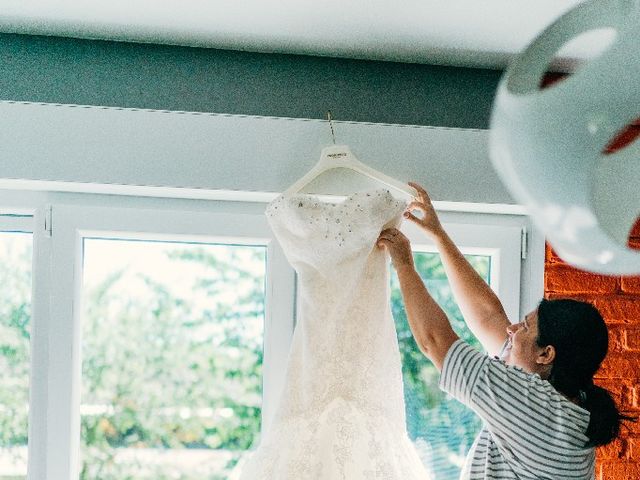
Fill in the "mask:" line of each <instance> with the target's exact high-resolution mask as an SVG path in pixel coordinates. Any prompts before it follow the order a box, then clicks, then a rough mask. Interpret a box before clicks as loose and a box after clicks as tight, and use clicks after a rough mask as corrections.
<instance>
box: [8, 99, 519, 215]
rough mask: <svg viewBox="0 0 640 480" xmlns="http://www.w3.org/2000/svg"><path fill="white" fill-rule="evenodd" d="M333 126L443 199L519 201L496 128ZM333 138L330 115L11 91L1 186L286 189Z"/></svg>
mask: <svg viewBox="0 0 640 480" xmlns="http://www.w3.org/2000/svg"><path fill="white" fill-rule="evenodd" d="M334 128H335V134H336V141H337V143H345V144H348V145H350V147H351V149H352V151H353V152H354V153H355V154H356V155H357V156H358V157H359V158H360V160H362V161H363V162H365V163H367V164H368V165H371V166H372V167H374V168H376V169H378V170H380V171H382V172H384V173H386V174H388V175H390V176H393V177H395V178H398V179H400V180H416V181H418V182H421V183H422V184H424V185H425V186H426V187H427V188H428V189H429V190H430V192H431V194H432V196H433V198H434V199H435V200H440V201H453V202H474V203H502V204H513V203H514V202H513V200H512V199H511V197H510V196H509V194H508V193H507V192H506V190H505V189H504V187H503V186H502V185H501V183H500V181H499V179H498V177H497V176H496V175H495V173H494V172H493V170H492V167H491V164H490V161H489V158H488V153H487V138H488V132H487V131H485V130H467V129H452V128H432V127H421V126H406V125H382V124H366V123H353V122H334ZM331 142H332V140H331V133H330V129H329V125H328V123H327V122H326V121H319V120H304V119H288V118H273V117H250V116H239V115H216V114H200V113H186V112H166V111H156V110H133V109H118V108H100V107H80V106H71V105H53V104H32V103H17V102H0V188H38V189H45V190H47V189H49V190H69V191H92V192H108V193H116V192H117V191H118V189H121V187H120V186H122V185H137V186H153V187H177V188H179V189H190V191H191V195H192V196H195V197H198V196H202V198H211V196H210V195H211V194H212V192H214V193H215V192H216V191H227V192H228V191H250V192H272V193H273V192H281V191H282V190H284V189H285V188H286V187H287V186H288V185H290V184H291V183H293V181H295V180H296V179H297V178H299V177H301V176H302V175H304V173H306V172H307V171H308V170H309V169H310V168H311V167H312V166H313V165H314V164H315V163H316V161H317V160H318V158H319V155H320V150H321V149H322V148H323V147H324V146H327V145H329V144H330V143H331ZM34 181H46V182H54V183H44V184H43V183H37V182H35V183H34ZM57 182H64V183H62V184H61V183H57ZM105 185H106V186H107V187H106V189H105ZM120 191H121V193H127V192H128V193H134V194H139V193H140V192H141V191H142V190H138V191H132V190H122V189H121V190H120ZM207 195H209V196H207ZM174 196H176V195H174ZM186 196H188V195H186ZM265 198H266V197H265ZM253 199H259V196H254V197H253ZM245 200H246V198H245Z"/></svg>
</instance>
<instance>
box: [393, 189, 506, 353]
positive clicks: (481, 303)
mask: <svg viewBox="0 0 640 480" xmlns="http://www.w3.org/2000/svg"><path fill="white" fill-rule="evenodd" d="M409 185H411V186H412V187H413V188H415V189H416V191H417V192H418V195H417V196H416V198H415V200H414V201H413V202H412V203H411V204H410V205H409V206H408V207H407V211H406V212H405V214H404V216H405V218H407V219H408V220H410V221H411V222H413V223H415V224H416V225H418V227H420V229H421V230H422V231H424V232H425V233H426V234H427V236H429V237H430V238H431V240H433V242H434V243H435V245H436V247H437V248H438V252H439V253H440V257H441V260H442V264H443V265H444V269H445V272H446V274H447V278H448V279H449V283H450V285H451V289H452V291H453V295H454V298H455V300H456V302H457V304H458V306H459V307H460V311H461V312H462V315H463V317H464V319H465V321H466V323H467V325H468V326H469V328H470V329H471V331H472V332H473V334H474V335H475V336H476V338H478V340H480V343H482V345H483V347H484V348H485V349H486V350H487V352H489V354H491V355H496V354H498V353H499V352H500V348H501V347H502V345H503V344H504V342H505V340H506V339H507V338H508V335H507V330H506V329H507V327H508V326H509V325H510V322H509V319H508V318H507V315H506V313H505V311H504V308H503V307H502V303H501V302H500V299H499V298H498V297H497V295H496V294H495V293H494V292H493V290H491V287H489V285H487V284H486V283H485V281H484V280H483V279H482V277H480V275H478V273H477V272H476V271H475V270H474V269H473V267H472V266H471V264H470V263H469V262H468V261H467V259H466V258H464V255H462V253H461V252H460V250H459V249H458V247H457V246H456V245H455V243H453V241H452V240H451V238H450V237H449V235H448V234H447V232H445V230H444V228H442V225H441V224H440V220H439V219H438V215H437V214H436V211H435V209H434V207H433V204H432V203H431V199H430V198H429V195H428V194H427V192H426V191H425V189H424V188H422V187H421V186H420V185H418V184H416V183H413V182H410V183H409ZM415 210H417V211H419V212H421V213H422V217H417V216H416V215H414V214H413V213H412V212H413V211H415Z"/></svg>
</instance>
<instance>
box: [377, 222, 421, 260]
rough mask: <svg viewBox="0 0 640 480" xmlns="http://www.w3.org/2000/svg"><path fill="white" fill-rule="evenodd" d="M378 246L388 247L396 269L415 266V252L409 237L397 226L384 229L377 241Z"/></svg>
mask: <svg viewBox="0 0 640 480" xmlns="http://www.w3.org/2000/svg"><path fill="white" fill-rule="evenodd" d="M376 245H378V248H386V249H387V251H388V252H389V255H390V256H391V261H392V262H393V266H394V267H395V268H396V270H399V269H401V268H402V267H411V268H413V253H412V252H411V243H410V242H409V239H408V238H407V237H406V236H405V235H404V233H402V232H401V231H400V230H398V229H397V228H388V229H386V230H383V231H382V233H380V236H379V237H378V240H377V242H376Z"/></svg>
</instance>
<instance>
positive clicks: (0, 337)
mask: <svg viewBox="0 0 640 480" xmlns="http://www.w3.org/2000/svg"><path fill="white" fill-rule="evenodd" d="M32 239H33V236H32V234H30V233H8V232H0V279H1V281H2V289H0V371H2V377H1V378H2V380H1V382H2V385H1V386H0V479H2V480H9V479H11V480H17V479H24V478H26V476H27V432H28V430H27V427H28V425H27V420H28V418H27V417H28V404H29V359H30V355H29V329H30V323H31V259H32Z"/></svg>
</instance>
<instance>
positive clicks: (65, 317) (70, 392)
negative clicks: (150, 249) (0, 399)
mask: <svg viewBox="0 0 640 480" xmlns="http://www.w3.org/2000/svg"><path fill="white" fill-rule="evenodd" d="M238 198H239V194H237V195H236V197H235V198H234V201H233V202H225V201H221V200H202V199H191V200H189V199H183V198H160V197H157V198H154V197H148V198H143V197H125V196H120V197H118V196H115V195H99V194H95V193H52V192H40V191H32V192H29V191H11V190H0V214H6V213H9V214H20V215H24V217H6V218H11V219H10V220H8V222H13V223H11V225H13V227H12V228H11V229H15V228H16V227H17V225H18V224H20V225H21V226H20V227H19V228H20V229H21V231H22V229H23V228H26V227H27V226H29V228H30V229H32V230H33V242H34V243H33V248H34V258H33V276H32V278H33V295H32V311H33V316H32V324H31V331H32V337H31V339H32V340H31V369H30V371H31V380H30V389H31V392H30V409H29V411H30V414H29V415H30V418H29V460H28V462H29V465H28V479H29V480H77V479H78V472H77V469H78V466H79V462H78V455H79V444H80V414H79V406H80V393H79V392H80V372H81V358H80V333H81V330H80V325H79V318H77V317H76V314H77V313H78V312H79V311H80V309H79V306H78V304H77V300H76V299H78V298H80V297H79V292H80V285H81V268H80V266H81V259H82V252H81V246H82V238H83V237H86V236H102V235H106V236H110V237H113V236H114V233H115V234H117V233H121V234H124V236H125V237H127V238H133V237H135V238H154V239H166V240H189V241H193V240H194V238H195V239H196V240H198V241H203V242H205V241H206V242H220V241H223V242H232V243H234V244H251V245H265V246H266V247H267V272H266V274H267V292H266V305H265V306H266V310H265V316H266V317H265V329H264V335H265V338H264V348H265V351H264V369H263V372H264V390H263V392H264V398H263V423H262V424H263V428H264V427H265V426H266V425H268V424H269V422H270V420H271V418H272V415H273V413H274V412H273V408H274V406H275V405H276V403H277V398H278V395H279V392H280V391H281V388H282V384H283V380H284V373H285V370H286V363H287V358H288V351H289V346H290V343H291V338H292V335H293V329H294V324H295V318H294V317H295V314H294V312H295V274H294V272H293V270H292V269H291V267H290V266H289V264H288V263H287V261H286V259H285V256H284V253H283V252H282V250H281V249H280V247H279V245H278V243H277V242H276V241H274V240H275V239H274V238H273V234H272V232H271V230H270V228H269V226H268V224H267V221H266V218H265V216H264V214H263V212H264V203H260V202H255V196H253V197H252V196H251V194H247V197H246V198H247V201H246V202H243V201H238ZM250 199H253V200H254V201H253V202H252V201H251V200H250ZM261 200H262V201H264V200H268V199H264V198H263V199H261ZM436 208H439V207H438V205H437V204H436ZM50 212H51V213H50ZM440 213H441V215H440V216H441V219H442V221H443V224H444V226H445V228H446V229H447V231H448V232H449V234H450V235H451V236H452V238H453V239H454V241H455V242H456V243H457V244H458V245H459V246H460V248H461V250H462V251H463V253H482V254H490V255H491V256H492V268H493V269H494V270H493V271H492V280H493V281H492V282H491V286H492V288H494V289H495V290H496V291H497V292H498V294H499V295H500V296H501V298H502V299H503V301H505V304H506V305H505V306H506V309H507V313H508V315H509V318H510V320H511V321H512V322H516V321H519V319H520V318H521V317H522V315H523V314H524V312H526V311H528V310H529V309H531V308H532V307H533V306H534V305H535V304H536V302H537V301H538V300H539V299H540V298H541V296H542V292H543V272H544V238H543V236H542V235H541V234H540V233H538V232H537V231H536V230H534V229H533V227H532V224H531V222H530V219H529V218H528V217H526V216H525V215H522V214H517V213H506V214H491V213H487V212H484V213H481V212H477V211H475V212H473V213H470V212H468V211H467V212H464V211H463V212H460V211H455V209H451V210H447V211H441V212H440ZM30 215H33V216H32V217H31V216H30ZM2 218H3V217H2V216H0V229H2V225H3V223H2V222H3V220H2ZM20 218H22V220H17V219H20ZM20 222H22V223H20ZM27 224H29V225H27ZM7 225H9V223H7ZM402 229H403V231H404V232H405V233H407V235H408V236H409V238H410V239H411V240H412V244H413V246H414V249H415V250H416V251H433V250H434V246H433V245H432V244H430V242H428V241H427V238H426V236H425V235H424V234H423V233H422V232H420V231H419V230H417V228H416V227H415V226H413V225H411V224H409V222H404V224H403V227H402ZM523 231H526V232H528V237H527V236H525V237H523V235H522V232H523ZM527 238H528V242H527V241H525V240H527ZM522 248H524V250H522ZM523 253H524V255H523ZM523 256H524V257H526V258H524V259H523V258H522V257H523ZM496 274H497V278H496ZM496 280H498V281H497V282H496ZM518 285H519V288H518ZM509 288H510V290H509Z"/></svg>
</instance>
